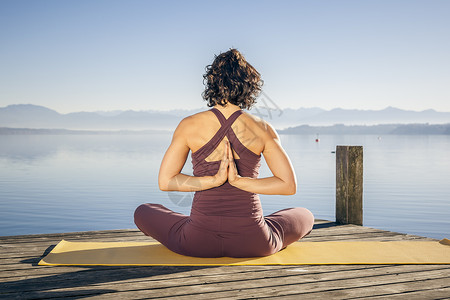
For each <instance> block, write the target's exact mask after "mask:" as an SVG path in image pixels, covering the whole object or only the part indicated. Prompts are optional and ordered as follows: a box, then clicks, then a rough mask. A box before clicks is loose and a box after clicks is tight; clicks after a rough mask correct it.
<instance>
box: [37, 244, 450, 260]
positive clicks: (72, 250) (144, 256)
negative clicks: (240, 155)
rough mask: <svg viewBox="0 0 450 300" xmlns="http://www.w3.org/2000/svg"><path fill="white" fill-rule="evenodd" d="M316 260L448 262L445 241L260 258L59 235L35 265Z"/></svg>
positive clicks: (449, 248)
mask: <svg viewBox="0 0 450 300" xmlns="http://www.w3.org/2000/svg"><path fill="white" fill-rule="evenodd" d="M316 264H317V265H322V264H324V265H325V264H450V240H448V239H444V240H441V241H440V242H437V241H389V242H374V241H361V242H296V243H293V244H292V245H289V246H288V247H287V248H286V249H284V250H282V251H280V252H278V253H276V254H273V255H271V256H266V257H256V258H230V257H221V258H197V257H189V256H184V255H179V254H176V253H174V252H172V251H170V250H168V249H167V248H166V247H164V246H163V245H161V244H160V243H157V242H156V243H155V242H68V241H65V240H62V241H61V242H59V243H58V245H56V247H55V248H54V249H53V250H52V251H51V252H50V253H49V254H48V255H47V256H46V257H44V258H43V259H42V260H41V261H40V262H39V265H41V266H45V265H47V266H48V265H86V266H91V265H92V266H93V265H100V266H221V265H316Z"/></svg>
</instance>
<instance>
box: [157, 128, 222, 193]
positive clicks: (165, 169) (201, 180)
mask: <svg viewBox="0 0 450 300" xmlns="http://www.w3.org/2000/svg"><path fill="white" fill-rule="evenodd" d="M186 128H189V127H187V126H186V119H184V120H183V121H181V122H180V124H179V125H178V127H177V129H176V130H175V132H174V134H173V137H172V142H171V144H170V146H169V148H168V149H167V151H166V153H165V155H164V158H163V160H162V162H161V167H160V169H159V176H158V184H159V188H160V190H162V191H180V192H195V191H202V190H207V189H210V188H213V187H217V186H220V185H222V184H223V183H224V182H225V181H226V180H227V169H228V159H227V157H226V154H227V153H226V151H224V157H223V159H222V162H221V164H220V167H219V171H218V172H217V174H216V175H214V176H202V177H197V176H189V175H186V174H182V173H181V170H182V169H183V166H184V164H185V163H186V159H187V156H188V154H189V150H190V149H189V147H188V146H187V142H186V136H187V134H186Z"/></svg>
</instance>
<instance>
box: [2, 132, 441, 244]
mask: <svg viewBox="0 0 450 300" xmlns="http://www.w3.org/2000/svg"><path fill="white" fill-rule="evenodd" d="M315 138H316V137H315V136H308V135H281V139H282V144H283V145H284V147H285V149H286V151H287V153H288V154H289V156H290V158H291V160H292V162H293V164H294V167H295V170H296V173H297V177H298V192H297V194H296V195H293V196H266V195H262V196H261V201H262V205H263V209H264V212H265V213H266V214H269V213H271V212H274V211H276V210H279V209H282V208H285V207H293V206H304V207H307V208H309V209H310V210H311V211H312V212H313V213H314V215H315V216H316V218H321V219H328V220H334V209H335V154H333V153H331V152H332V151H334V150H335V147H336V145H363V146H364V225H365V226H370V227H375V228H379V229H385V230H392V231H397V232H403V233H410V234H417V235H422V236H428V237H432V238H437V239H441V238H444V237H449V235H448V233H449V229H450V184H449V182H450V181H449V179H450V155H449V151H450V136H437V135H436V136H406V135H401V136H395V135H387V136H382V137H381V138H379V137H378V136H376V135H364V136H363V135H328V136H326V135H323V136H321V137H320V142H319V143H316V142H315ZM170 139H171V135H170V134H169V133H168V134H147V135H144V134H143V135H139V134H136V135H15V136H14V135H3V136H0V235H2V236H4V235H19V234H37V233H56V232H71V231H84V230H105V229H123V228H135V225H134V223H133V212H134V209H135V208H136V207H137V206H138V205H139V204H141V203H144V202H153V203H161V204H163V205H165V206H167V207H169V208H171V209H173V210H176V211H179V212H181V213H185V214H189V211H190V206H189V205H190V203H191V201H192V196H193V195H192V193H176V192H170V193H169V192H162V191H160V190H159V189H158V186H157V175H158V169H159V165H160V162H161V159H162V157H163V155H164V152H165V150H166V148H167V146H168V145H169V143H170ZM191 168H192V165H191V162H190V158H188V161H187V164H186V167H185V170H184V171H185V172H186V173H191V172H192V171H191ZM191 174H192V173H191ZM269 174H270V173H269V170H268V169H267V167H265V165H263V167H262V168H261V176H268V175H269Z"/></svg>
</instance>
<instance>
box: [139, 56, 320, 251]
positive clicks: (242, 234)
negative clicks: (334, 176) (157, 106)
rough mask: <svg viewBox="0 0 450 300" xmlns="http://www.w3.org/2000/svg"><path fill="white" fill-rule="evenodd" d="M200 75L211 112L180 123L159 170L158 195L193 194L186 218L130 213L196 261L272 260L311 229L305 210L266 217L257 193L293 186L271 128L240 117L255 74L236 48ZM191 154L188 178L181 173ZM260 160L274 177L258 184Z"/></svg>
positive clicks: (257, 82)
mask: <svg viewBox="0 0 450 300" xmlns="http://www.w3.org/2000/svg"><path fill="white" fill-rule="evenodd" d="M206 70H207V72H206V74H205V75H204V79H205V81H206V84H205V85H206V89H205V91H204V93H203V98H204V99H205V100H206V101H207V102H208V106H209V107H213V108H212V109H210V110H208V111H204V112H200V113H197V114H194V115H192V116H189V117H187V118H185V119H183V120H182V121H181V122H180V124H179V125H178V127H177V128H176V130H175V132H174V134H173V139H172V142H171V144H170V146H169V148H168V149H167V152H166V153H165V155H164V158H163V160H162V163H161V168H160V171H159V179H158V181H159V187H160V189H161V190H163V191H183V192H191V191H195V192H196V193H195V196H194V199H193V203H192V208H191V214H190V216H185V215H182V214H179V213H176V212H173V211H171V210H169V209H167V208H166V207H164V206H162V205H160V204H150V203H148V204H143V205H141V206H139V207H138V208H137V209H136V212H135V223H136V225H137V227H138V228H139V229H140V230H141V231H142V232H143V233H145V234H146V235H148V236H151V237H153V238H155V239H156V240H158V241H159V242H161V243H162V244H163V245H165V246H166V247H167V248H169V249H170V250H172V251H174V252H177V253H179V254H183V255H189V256H196V257H222V256H228V257H257V256H266V255H271V254H273V253H275V252H277V251H280V250H281V249H283V248H285V247H286V246H287V245H289V244H291V243H293V242H295V241H297V240H299V239H300V238H302V237H304V236H305V235H306V234H308V233H309V232H310V231H311V230H312V226H313V223H314V217H313V215H312V213H311V212H310V211H309V210H307V209H305V208H289V209H284V210H281V211H279V212H276V213H274V214H271V215H269V216H266V217H264V216H263V211H262V209H261V203H260V199H259V196H258V195H257V194H271V195H273V194H278V195H293V194H295V193H296V189H297V182H296V177H295V173H294V169H293V167H292V165H291V162H290V160H289V158H288V156H287V154H286V152H285V151H284V150H283V148H282V146H281V144H280V141H279V137H278V135H277V133H276V132H275V130H274V129H273V128H272V127H271V126H270V125H269V124H268V123H267V122H265V121H264V120H261V119H259V118H257V117H255V116H252V115H251V114H248V113H245V112H243V111H242V109H243V108H247V109H250V108H251V107H252V105H253V104H254V103H255V99H256V97H257V96H258V94H259V92H260V90H261V86H262V80H261V76H260V74H259V73H258V72H257V71H256V70H255V69H254V68H253V67H252V66H251V65H250V64H249V63H248V62H247V61H246V60H245V58H244V57H243V56H242V55H241V53H239V51H237V50H236V49H230V50H229V51H227V52H225V53H222V54H220V55H218V56H216V58H215V60H214V62H213V63H212V65H209V66H207V68H206ZM189 151H191V152H192V155H191V156H192V163H193V168H194V172H193V174H194V176H189V175H185V174H182V173H181V170H182V168H183V166H184V164H185V162H186V159H187V156H188V153H189ZM261 154H262V155H264V158H265V160H266V162H267V164H268V166H269V168H270V170H271V171H272V174H273V176H271V177H267V178H257V176H258V171H259V167H260V165H261V163H260V160H261Z"/></svg>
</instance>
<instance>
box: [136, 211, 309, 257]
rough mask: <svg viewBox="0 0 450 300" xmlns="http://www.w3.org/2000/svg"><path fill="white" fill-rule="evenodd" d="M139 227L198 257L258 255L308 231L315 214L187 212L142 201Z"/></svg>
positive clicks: (166, 242)
mask: <svg viewBox="0 0 450 300" xmlns="http://www.w3.org/2000/svg"><path fill="white" fill-rule="evenodd" d="M134 220H135V223H136V225H137V227H138V228H139V229H140V230H141V231H142V232H143V233H144V234H146V235H148V236H151V237H153V238H155V239H156V240H157V241H159V242H160V243H161V244H163V245H165V246H166V247H167V248H169V249H170V250H172V251H174V252H176V253H179V254H183V255H188V256H196V257H223V256H228V257H257V256H267V255H271V254H273V253H275V252H278V251H280V250H281V249H283V248H285V247H286V246H287V245H289V244H291V243H293V242H296V241H298V240H299V239H301V238H302V237H304V236H305V235H307V234H308V233H309V232H310V231H311V230H312V227H313V224H314V216H313V214H312V213H311V212H310V211H309V210H308V209H306V208H300V207H298V208H288V209H283V210H281V211H278V212H275V213H273V214H271V215H269V216H266V217H262V216H259V217H230V216H226V217H225V216H205V215H192V214H191V216H185V215H182V214H180V213H176V212H174V211H172V210H170V209H168V208H166V207H164V206H163V205H160V204H151V203H147V204H142V205H140V206H139V207H138V208H137V209H136V211H135V214H134Z"/></svg>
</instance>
